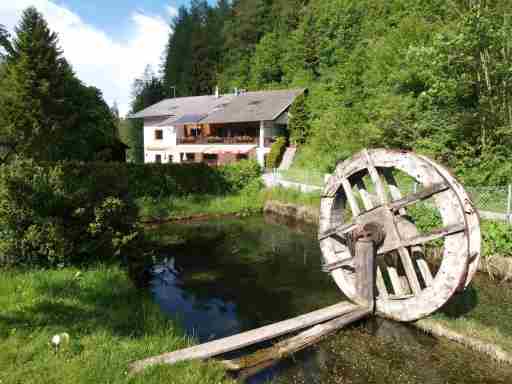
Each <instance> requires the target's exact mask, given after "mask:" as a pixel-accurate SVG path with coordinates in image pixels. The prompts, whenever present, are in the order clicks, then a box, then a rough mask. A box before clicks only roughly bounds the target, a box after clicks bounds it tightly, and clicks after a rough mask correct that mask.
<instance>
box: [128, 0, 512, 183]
mask: <svg viewBox="0 0 512 384" xmlns="http://www.w3.org/2000/svg"><path fill="white" fill-rule="evenodd" d="M511 12H512V3H511V2H510V1H508V0H450V1H445V0H425V1H421V2H420V1H417V0H234V1H232V2H231V1H228V0H219V1H218V3H217V4H216V5H214V6H211V5H209V4H208V3H207V2H206V1H204V0H193V1H192V2H191V4H190V6H188V7H182V8H180V10H179V13H178V15H177V16H176V17H175V19H174V20H173V22H172V29H173V31H174V32H173V33H171V34H170V35H169V41H168V45H167V48H166V51H165V54H164V57H163V60H162V66H161V69H160V73H158V74H156V75H155V74H152V73H149V72H147V73H146V74H145V76H144V77H143V78H142V79H138V80H137V81H136V82H135V86H134V101H133V104H132V109H133V111H136V110H140V109H141V108H143V107H145V106H147V105H150V104H152V103H154V102H155V101H158V100H160V99H162V98H165V97H171V96H178V97H179V96H190V95H200V94H208V93H211V92H213V89H214V88H215V86H217V85H218V86H219V87H220V88H221V90H222V91H223V92H232V89H233V88H234V87H238V88H244V89H248V90H259V89H279V88H296V87H304V88H307V89H308V96H307V97H306V98H305V99H304V100H300V101H299V102H298V103H297V104H296V105H294V106H293V110H292V114H293V116H294V118H292V122H291V123H290V139H291V141H292V142H294V143H296V144H298V145H300V150H299V155H298V158H297V160H296V164H295V165H296V166H299V167H302V168H306V169H314V170H318V171H330V170H332V168H333V167H334V165H335V163H336V161H338V160H340V159H344V158H346V157H348V156H350V155H351V154H352V153H354V152H355V151H357V150H359V149H360V148H362V147H382V146H384V147H389V148H399V149H407V150H414V151H417V152H419V153H424V154H427V155H429V156H432V157H434V158H435V159H437V160H438V161H441V162H442V163H443V164H445V165H447V166H448V167H450V168H451V169H452V170H453V171H454V172H455V173H456V174H457V175H458V176H459V177H461V178H462V179H463V180H464V181H465V182H466V183H470V184H479V185H482V184H486V185H498V184H505V183H507V182H510V181H512V165H511V162H510V159H511V150H510V148H511V144H512V64H511V63H512V61H511V58H512V51H511V42H512V39H511V38H512V33H511V32H512V21H511V18H510V16H511ZM136 132H137V131H135V133H136Z"/></svg>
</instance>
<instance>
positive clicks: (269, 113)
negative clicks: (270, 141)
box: [201, 89, 304, 124]
mask: <svg viewBox="0 0 512 384" xmlns="http://www.w3.org/2000/svg"><path fill="white" fill-rule="evenodd" d="M303 92H304V89H291V90H281V91H259V92H246V93H242V94H240V95H238V96H236V97H234V98H233V100H232V101H231V102H230V103H229V104H228V105H226V106H225V107H224V108H222V109H219V110H217V111H213V112H212V113H210V114H208V116H207V117H206V118H205V119H203V120H201V123H205V124H206V123H236V122H241V121H244V122H249V121H264V120H275V119H277V118H278V117H279V115H281V114H282V113H283V112H284V111H285V110H286V109H288V107H289V106H290V105H291V104H292V103H293V100H295V98H296V97H297V96H299V95H300V94H302V93H303Z"/></svg>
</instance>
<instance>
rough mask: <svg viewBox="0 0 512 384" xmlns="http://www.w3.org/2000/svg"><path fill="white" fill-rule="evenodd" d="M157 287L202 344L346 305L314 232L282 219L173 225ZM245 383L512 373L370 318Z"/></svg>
mask: <svg viewBox="0 0 512 384" xmlns="http://www.w3.org/2000/svg"><path fill="white" fill-rule="evenodd" d="M152 235H153V236H154V237H155V238H156V239H158V241H160V242H161V243H163V244H166V245H167V246H166V247H165V248H164V249H166V251H165V252H163V253H164V254H162V255H160V257H161V258H162V260H164V261H163V262H162V263H160V264H158V265H156V266H155V267H154V268H153V278H152V281H151V289H152V292H153V296H154V299H155V301H156V302H157V303H158V304H159V305H160V307H161V308H162V310H163V311H164V312H165V313H166V314H168V315H169V316H171V317H173V318H177V319H178V320H179V321H180V323H181V324H182V326H183V327H184V329H185V330H186V331H187V333H188V334H189V335H192V336H194V337H195V338H196V339H197V340H198V341H200V342H204V341H208V340H213V339H217V338H220V337H224V336H229V335H233V334H235V333H238V332H241V331H245V330H249V329H252V328H255V327H260V326H263V325H267V324H271V323H274V322H276V321H280V320H285V319H287V318H290V317H294V316H297V315H300V314H303V313H307V312H309V311H312V310H315V309H319V308H322V307H325V306H327V305H331V304H334V303H337V302H339V301H342V300H345V297H344V296H343V294H342V293H341V292H340V291H339V289H338V288H337V287H336V286H335V284H334V283H333V281H332V280H331V279H330V277H329V276H328V275H326V274H325V273H323V272H321V268H320V260H321V253H320V249H319V247H318V242H317V240H316V229H315V228H314V227H312V226H307V225H298V224H294V223H289V222H288V223H285V222H282V219H278V218H275V217H270V216H266V217H250V218H244V219H237V218H232V219H225V218H223V219H216V220H209V221H200V222H190V223H180V224H167V225H162V226H159V227H157V228H155V229H153V230H152ZM241 376H242V378H243V379H244V380H245V382H247V383H266V382H269V381H272V382H277V383H370V382H371V383H449V382H458V383H481V382H486V383H509V382H510V377H512V368H510V367H508V366H505V365H500V364H498V363H495V362H493V361H491V360H490V359H488V358H487V357H485V356H483V355H479V354H478V355H475V354H474V353H473V352H471V351H469V350H468V349H466V348H464V347H462V346H460V345H457V344H454V343H451V342H446V341H442V340H437V339H434V338H431V337H429V336H427V335H424V334H422V333H420V332H419V331H417V330H416V329H413V328H411V327H409V326H406V325H403V324H399V323H395V322H390V321H385V320H382V319H372V320H367V321H364V322H359V323H357V324H355V325H352V326H350V327H348V328H346V329H344V330H342V331H340V332H338V333H337V334H335V335H334V336H330V337H328V338H327V339H326V340H325V341H323V342H321V343H319V344H318V345H316V346H315V347H313V348H309V349H307V350H305V351H303V352H300V353H297V354H295V355H294V356H293V357H292V358H289V359H286V360H284V361H282V362H280V363H279V364H278V365H276V366H274V367H271V368H268V369H266V370H264V371H260V372H257V373H255V374H251V375H249V373H242V375H241Z"/></svg>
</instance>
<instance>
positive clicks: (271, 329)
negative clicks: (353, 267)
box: [129, 301, 369, 373]
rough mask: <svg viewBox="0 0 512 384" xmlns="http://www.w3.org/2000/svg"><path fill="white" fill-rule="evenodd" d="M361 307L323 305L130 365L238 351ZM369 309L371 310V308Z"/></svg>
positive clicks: (133, 367)
mask: <svg viewBox="0 0 512 384" xmlns="http://www.w3.org/2000/svg"><path fill="white" fill-rule="evenodd" d="M361 308H362V307H361V306H359V305H356V304H352V303H350V302H348V301H347V302H341V303H338V304H334V305H331V306H329V307H326V308H322V309H319V310H316V311H313V312H310V313H307V314H305V315H301V316H297V317H294V318H291V319H288V320H284V321H280V322H278V323H274V324H270V325H266V326H264V327H260V328H256V329H252V330H250V331H247V332H243V333H239V334H236V335H233V336H228V337H224V338H222V339H217V340H213V341H210V342H207V343H204V344H199V345H196V346H193V347H190V348H185V349H181V350H178V351H174V352H169V353H164V354H162V355H159V356H154V357H150V358H147V359H144V360H139V361H135V362H133V363H131V364H130V366H129V371H130V373H137V372H140V371H141V370H143V369H144V368H146V367H149V366H152V365H155V364H174V363H177V362H178V361H183V360H192V359H206V358H208V357H212V356H216V355H220V354H222V353H226V352H230V351H234V350H237V349H240V348H244V347H247V346H249V345H253V344H257V343H260V342H262V341H266V340H270V339H273V338H275V337H278V336H282V335H284V334H287V333H291V332H296V331H299V330H302V329H304V328H309V327H311V326H314V325H316V324H319V323H323V322H326V321H329V320H332V319H334V318H337V317H340V316H343V315H346V314H349V313H351V312H354V311H357V310H361ZM368 311H369V310H368Z"/></svg>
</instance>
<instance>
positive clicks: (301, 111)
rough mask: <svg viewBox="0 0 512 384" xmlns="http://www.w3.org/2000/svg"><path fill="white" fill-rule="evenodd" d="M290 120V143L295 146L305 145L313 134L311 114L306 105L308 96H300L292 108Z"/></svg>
mask: <svg viewBox="0 0 512 384" xmlns="http://www.w3.org/2000/svg"><path fill="white" fill-rule="evenodd" d="M289 116H290V120H289V123H288V129H289V131H290V141H291V142H292V143H293V144H304V143H306V141H307V140H308V138H309V136H310V134H311V127H310V113H309V110H308V105H307V103H306V96H305V95H304V94H302V95H300V96H299V97H297V98H296V99H295V101H294V102H293V104H292V106H291V107H290V114H289Z"/></svg>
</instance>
